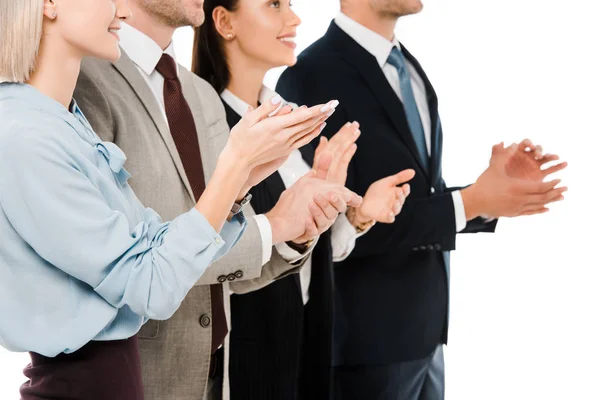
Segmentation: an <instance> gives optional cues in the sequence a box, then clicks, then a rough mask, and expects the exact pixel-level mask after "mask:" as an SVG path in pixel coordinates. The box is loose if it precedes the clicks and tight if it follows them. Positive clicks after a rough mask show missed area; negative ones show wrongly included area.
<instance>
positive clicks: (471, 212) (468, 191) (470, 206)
mask: <svg viewBox="0 0 600 400" xmlns="http://www.w3.org/2000/svg"><path fill="white" fill-rule="evenodd" d="M460 194H461V196H462V199H463V205H464V207H465V216H466V218H467V221H471V220H472V219H475V218H477V217H479V216H480V215H483V214H485V207H484V206H483V199H482V196H481V190H480V189H479V185H478V184H477V182H476V183H474V184H472V185H471V186H469V187H467V188H465V189H462V190H461V191H460Z"/></svg>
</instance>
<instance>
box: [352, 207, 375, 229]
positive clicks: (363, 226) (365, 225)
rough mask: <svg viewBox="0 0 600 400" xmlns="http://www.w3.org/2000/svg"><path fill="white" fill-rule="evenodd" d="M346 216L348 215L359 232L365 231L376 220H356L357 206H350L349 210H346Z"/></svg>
mask: <svg viewBox="0 0 600 400" xmlns="http://www.w3.org/2000/svg"><path fill="white" fill-rule="evenodd" d="M346 217H348V221H350V223H351V224H352V226H353V227H354V229H356V232H358V233H361V232H364V231H366V230H367V229H369V228H371V227H372V226H373V225H375V220H373V219H372V220H370V221H367V222H361V223H358V222H356V221H355V219H356V207H350V208H348V211H346Z"/></svg>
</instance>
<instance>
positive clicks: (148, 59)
mask: <svg viewBox="0 0 600 400" xmlns="http://www.w3.org/2000/svg"><path fill="white" fill-rule="evenodd" d="M119 37H120V38H121V40H120V43H119V44H120V46H121V48H122V49H123V50H124V51H125V52H126V53H127V55H128V56H129V58H131V61H133V63H134V64H135V66H136V67H137V69H138V71H140V74H142V76H143V77H144V79H145V80H146V82H147V83H148V86H150V89H152V93H154V96H155V97H156V100H157V101H158V104H159V105H160V108H161V110H163V114H164V117H165V120H167V113H166V112H165V97H164V94H163V86H164V83H165V78H163V76H162V75H161V74H159V73H158V71H157V70H156V65H157V64H158V62H159V61H160V58H161V57H162V55H163V53H166V54H168V55H170V56H171V57H173V59H174V60H176V58H175V49H174V47H173V42H171V43H170V44H169V46H168V47H167V48H166V50H165V51H163V50H162V49H161V48H160V46H159V45H158V44H157V43H156V42H155V41H154V40H153V39H151V38H150V37H149V36H147V35H146V34H144V33H142V32H140V31H138V30H137V29H135V28H134V27H132V26H130V25H127V24H126V23H122V24H121V30H120V31H119ZM179 68H180V67H179V64H177V74H178V75H179Z"/></svg>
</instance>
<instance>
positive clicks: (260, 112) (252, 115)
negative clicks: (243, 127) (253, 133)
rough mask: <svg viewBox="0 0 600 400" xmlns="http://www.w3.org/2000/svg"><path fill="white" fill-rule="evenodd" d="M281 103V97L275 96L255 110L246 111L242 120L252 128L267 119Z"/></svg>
mask: <svg viewBox="0 0 600 400" xmlns="http://www.w3.org/2000/svg"><path fill="white" fill-rule="evenodd" d="M282 103H283V99H282V98H281V96H280V95H276V96H275V97H273V98H271V99H270V100H269V101H265V102H264V103H262V104H261V105H260V107H258V108H257V109H256V110H248V112H247V113H246V115H244V117H243V118H242V119H243V120H245V121H246V122H248V123H249V124H250V126H254V125H256V124H257V123H259V122H260V121H262V120H263V119H265V118H267V117H268V116H269V115H270V114H271V113H273V112H275V111H276V110H277V109H278V108H279V107H280V106H281V105H282Z"/></svg>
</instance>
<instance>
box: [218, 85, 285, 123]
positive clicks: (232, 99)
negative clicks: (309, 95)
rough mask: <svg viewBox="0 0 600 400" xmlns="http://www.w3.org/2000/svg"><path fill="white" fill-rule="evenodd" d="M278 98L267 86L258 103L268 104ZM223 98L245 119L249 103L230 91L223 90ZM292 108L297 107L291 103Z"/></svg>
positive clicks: (263, 88)
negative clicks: (272, 99)
mask: <svg viewBox="0 0 600 400" xmlns="http://www.w3.org/2000/svg"><path fill="white" fill-rule="evenodd" d="M275 96H277V93H275V92H274V91H273V90H271V89H269V88H268V87H266V86H263V87H262V89H261V90H260V94H259V95H258V102H259V103H260V104H263V103H266V102H267V101H270V100H271V98H273V97H275ZM221 98H222V99H223V101H224V102H225V103H227V105H228V106H229V107H231V109H232V110H233V111H235V112H236V114H237V115H239V116H241V117H243V116H244V115H246V112H247V111H248V107H250V106H249V105H248V103H246V102H245V101H244V100H242V99H240V98H239V97H237V96H236V95H235V94H233V93H231V92H230V91H229V90H228V89H225V90H223V92H221ZM283 103H285V101H283V102H282V104H283ZM289 104H290V105H291V106H292V107H294V106H295V104H292V103H289Z"/></svg>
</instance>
